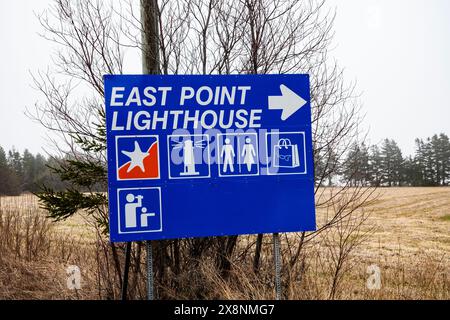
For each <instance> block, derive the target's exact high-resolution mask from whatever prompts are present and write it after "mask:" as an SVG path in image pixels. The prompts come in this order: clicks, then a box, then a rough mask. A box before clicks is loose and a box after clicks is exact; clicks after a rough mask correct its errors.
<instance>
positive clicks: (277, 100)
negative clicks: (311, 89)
mask: <svg viewBox="0 0 450 320" xmlns="http://www.w3.org/2000/svg"><path fill="white" fill-rule="evenodd" d="M280 90H281V96H269V110H282V113H281V120H283V121H285V120H287V119H288V118H289V117H290V116H292V115H293V114H294V113H296V112H297V111H298V110H300V108H301V107H303V106H304V105H305V104H306V100H305V99H303V98H302V97H300V96H299V95H298V94H296V93H295V92H294V91H292V90H291V89H289V88H288V87H286V86H285V85H284V84H282V85H280Z"/></svg>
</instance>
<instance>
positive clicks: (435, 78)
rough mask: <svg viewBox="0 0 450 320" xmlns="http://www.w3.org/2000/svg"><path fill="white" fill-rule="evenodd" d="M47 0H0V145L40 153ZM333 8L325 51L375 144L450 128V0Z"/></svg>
mask: <svg viewBox="0 0 450 320" xmlns="http://www.w3.org/2000/svg"><path fill="white" fill-rule="evenodd" d="M49 3H50V1H49V0H17V1H5V0H0V43H1V47H0V48H1V49H0V71H1V72H0V146H2V147H3V148H5V149H10V148H11V147H12V146H15V147H16V148H17V149H19V150H20V151H23V149H25V148H28V149H29V150H30V151H32V152H33V153H36V152H42V151H41V147H42V146H45V144H46V131H45V130H44V129H42V128H41V127H39V125H37V124H35V123H33V122H32V121H31V120H29V119H28V118H27V117H26V116H25V115H24V111H25V108H26V107H27V106H28V107H32V106H33V105H34V103H35V101H36V100H37V99H38V94H37V92H36V91H35V90H34V89H32V87H31V77H30V74H29V71H36V70H38V69H45V68H46V66H47V65H49V64H50V60H49V55H50V54H51V51H52V47H51V45H50V44H49V43H47V42H45V41H44V40H42V39H41V38H39V36H38V35H37V32H39V30H40V29H39V25H38V23H37V21H36V19H35V17H34V13H33V12H34V11H36V12H40V11H42V10H43V9H44V8H46V7H47V6H48V4H49ZM328 6H330V7H331V8H336V9H337V18H336V23H335V32H336V36H335V40H334V43H335V48H334V50H333V51H332V55H333V56H334V58H335V59H336V60H337V61H338V63H339V64H340V65H341V66H342V67H344V68H345V70H346V78H347V80H348V81H352V80H356V81H357V88H358V90H359V91H361V92H362V96H361V102H362V103H363V111H364V113H365V114H366V118H365V122H364V126H365V127H367V128H369V129H370V134H369V138H370V141H371V142H372V143H378V142H380V141H381V140H382V139H383V138H385V137H388V138H393V139H395V140H396V141H397V142H398V143H399V145H400V147H401V148H402V150H403V151H404V152H405V153H406V154H410V153H412V152H413V151H414V138H415V137H427V136H430V135H432V134H434V133H439V132H444V133H446V134H450V103H449V98H448V94H449V93H450V80H449V77H450V19H449V17H450V1H448V0H428V1H425V0H377V1H376V0H329V1H328Z"/></svg>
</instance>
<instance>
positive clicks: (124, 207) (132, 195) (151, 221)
mask: <svg viewBox="0 0 450 320" xmlns="http://www.w3.org/2000/svg"><path fill="white" fill-rule="evenodd" d="M117 199H118V207H119V216H118V218H119V221H118V222H119V223H118V226H119V233H143V232H158V231H162V212H161V189H160V188H159V187H155V188H126V189H125V188H124V189H118V190H117Z"/></svg>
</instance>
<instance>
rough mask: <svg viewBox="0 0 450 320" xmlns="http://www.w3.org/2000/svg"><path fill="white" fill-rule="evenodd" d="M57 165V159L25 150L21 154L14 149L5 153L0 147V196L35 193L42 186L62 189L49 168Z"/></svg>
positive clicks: (58, 180)
mask: <svg viewBox="0 0 450 320" xmlns="http://www.w3.org/2000/svg"><path fill="white" fill-rule="evenodd" d="M57 165H58V161H57V159H54V158H48V159H47V158H45V157H44V156H43V155H41V154H39V153H38V154H36V155H33V154H32V153H31V152H29V151H28V150H27V149H25V150H24V151H23V153H20V152H19V151H17V150H16V149H15V148H12V149H11V150H9V151H8V152H5V150H4V149H3V148H2V147H1V146H0V195H19V194H21V193H23V192H27V191H28V192H37V191H39V190H40V188H41V187H42V186H43V185H45V186H52V187H54V188H55V189H58V190H61V189H63V188H64V187H65V185H64V183H62V182H61V180H60V179H59V178H58V176H56V175H55V174H54V173H52V172H51V170H50V168H49V167H54V166H57Z"/></svg>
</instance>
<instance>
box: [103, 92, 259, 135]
mask: <svg viewBox="0 0 450 320" xmlns="http://www.w3.org/2000/svg"><path fill="white" fill-rule="evenodd" d="M249 91H251V87H250V86H230V87H227V86H217V87H209V86H201V87H199V88H198V89H194V88H192V87H188V86H184V87H181V94H179V101H178V106H179V107H180V108H181V107H184V108H186V106H187V107H191V109H195V108H197V110H186V109H185V110H173V109H171V110H152V111H147V110H139V111H137V112H135V111H128V112H127V116H126V119H123V118H122V122H120V121H119V120H118V119H119V117H118V112H119V110H115V111H114V112H113V117H112V124H111V130H113V131H124V130H132V129H136V130H139V131H141V130H158V129H162V130H166V129H172V130H175V129H187V128H190V127H192V128H194V129H197V128H199V127H201V128H203V129H212V128H221V129H229V128H231V127H236V128H239V129H244V128H260V127H261V123H260V121H261V113H262V110H261V109H258V108H255V109H251V110H248V109H229V108H226V109H221V110H215V109H203V107H206V106H224V105H227V106H235V105H236V106H244V105H246V98H247V96H248V92H249ZM125 92H126V88H125V87H112V88H111V102H110V105H111V107H155V106H160V107H165V106H167V101H168V95H169V94H171V92H173V90H172V87H168V86H164V87H151V86H147V87H145V88H143V89H142V88H139V87H132V88H131V90H130V91H129V92H128V93H127V94H125ZM170 107H171V108H173V107H177V106H170ZM199 109H200V110H199Z"/></svg>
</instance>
